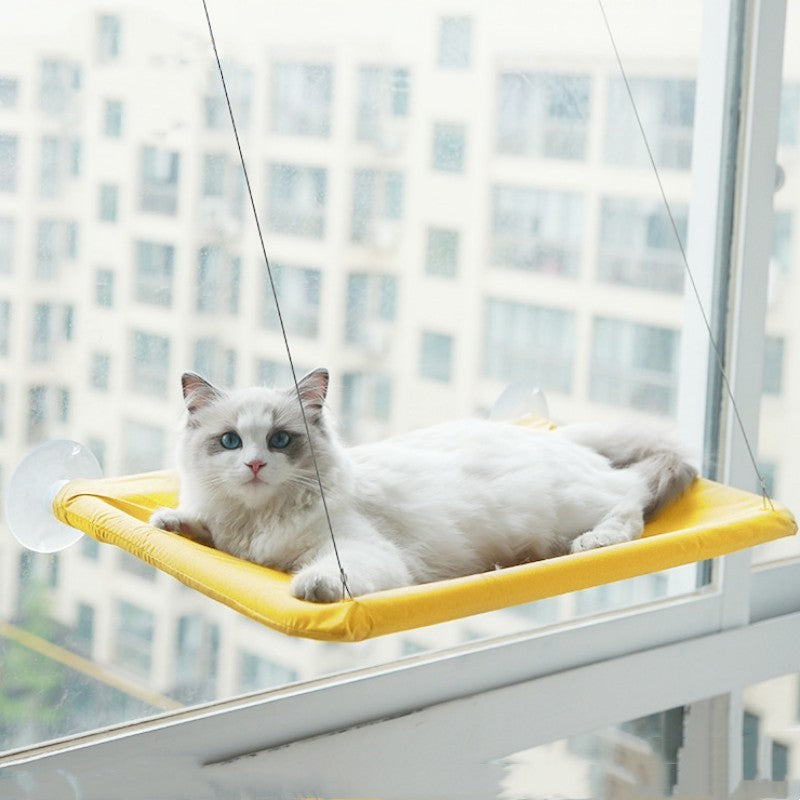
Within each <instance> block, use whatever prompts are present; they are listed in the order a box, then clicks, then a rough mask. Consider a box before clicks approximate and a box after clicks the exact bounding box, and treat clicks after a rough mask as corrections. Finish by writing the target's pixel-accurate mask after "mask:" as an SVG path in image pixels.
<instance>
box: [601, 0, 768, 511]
mask: <svg viewBox="0 0 800 800" xmlns="http://www.w3.org/2000/svg"><path fill="white" fill-rule="evenodd" d="M597 4H598V5H599V6H600V13H601V14H602V15H603V22H604V23H605V26H606V31H607V32H608V38H609V39H610V40H611V47H612V48H613V49H614V55H615V57H616V59H617V65H618V66H619V71H620V74H621V75H622V80H623V82H624V83H625V90H626V91H627V93H628V99H629V100H630V101H631V107H632V109H633V113H634V116H635V117H636V124H637V125H638V126H639V133H641V135H642V141H643V142H644V146H645V149H646V150H647V157H648V158H649V159H650V166H651V167H652V168H653V174H654V175H655V178H656V183H657V184H658V190H659V192H660V193H661V199H662V201H663V203H664V208H665V209H666V212H667V216H668V217H669V222H670V225H671V226H672V232H673V233H674V235H675V241H676V243H677V245H678V249H679V250H680V253H681V259H682V260H683V266H684V267H685V269H686V274H687V275H688V276H689V283H690V284H691V287H692V292H693V294H694V297H695V300H696V301H697V307H698V309H699V310H700V315H701V316H702V318H703V324H704V325H705V327H706V331H707V332H708V340H709V342H711V347H712V349H713V350H714V355H715V356H716V360H717V367H718V369H719V374H720V376H721V378H722V382H723V383H724V384H725V391H726V393H727V395H728V399H729V400H730V403H731V407H732V408H733V413H734V415H735V416H736V422H737V424H738V426H739V430H740V431H741V432H742V437H743V439H744V443H745V446H746V447H747V452H748V455H749V456H750V462H751V463H752V465H753V469H754V470H755V473H756V477H757V478H758V482H759V484H760V485H761V494H762V496H763V498H764V501H765V503H766V502H768V503H769V506H770V508H771V509H772V510H773V511H774V510H775V507H774V506H773V504H772V498H771V497H770V495H769V492H768V491H767V483H766V481H765V480H764V476H763V475H762V474H761V470H760V469H759V468H758V461H757V460H756V457H755V453H754V452H753V448H752V445H751V444H750V439H749V438H748V436H747V431H746V430H745V426H744V422H743V421H742V417H741V414H740V413H739V407H738V406H737V404H736V398H735V397H734V396H733V389H732V388H731V384H730V381H729V380H728V374H727V372H726V370H725V362H724V360H723V358H722V353H721V352H720V350H719V347H718V345H717V342H716V340H715V339H714V333H713V330H712V328H711V323H710V322H709V320H708V315H707V314H706V310H705V308H704V307H703V301H702V300H701V298H700V291H699V289H698V288H697V283H696V282H695V279H694V275H693V274H692V270H691V267H690V266H689V259H688V258H687V256H686V250H685V248H684V246H683V241H682V240H681V235H680V233H679V231H678V226H677V224H676V223H675V217H674V216H673V214H672V207H671V206H670V204H669V200H668V199H667V193H666V191H665V190H664V184H663V183H662V182H661V174H660V173H659V171H658V167H657V166H656V160H655V158H654V157H653V151H652V149H651V148H650V141H649V139H648V138H647V134H646V133H645V129H644V124H643V123H642V118H641V117H640V116H639V109H638V107H637V105H636V100H634V97H633V91H632V90H631V85H630V83H629V82H628V75H627V73H626V71H625V67H624V66H623V64H622V58H621V57H620V54H619V50H618V49H617V42H616V40H615V39H614V33H613V31H612V30H611V24H610V23H609V21H608V16H607V15H606V10H605V7H604V6H603V0H597Z"/></svg>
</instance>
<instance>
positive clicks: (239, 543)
mask: <svg viewBox="0 0 800 800" xmlns="http://www.w3.org/2000/svg"><path fill="white" fill-rule="evenodd" d="M181 382H182V388H183V396H184V400H185V404H186V414H185V417H184V422H183V425H182V428H181V431H180V435H179V441H178V454H177V467H178V475H179V479H180V497H179V504H178V507H177V508H174V509H173V508H160V509H157V510H156V511H155V512H154V513H153V515H152V517H151V519H150V522H151V524H152V525H153V526H155V527H158V528H163V529H165V530H169V531H178V532H180V533H182V534H185V535H188V536H191V537H193V538H195V539H198V540H200V541H202V542H204V543H207V544H210V545H213V546H214V547H216V548H218V549H219V550H223V551H225V552H228V553H231V554H233V555H234V556H238V557H240V558H243V559H247V560H249V561H253V562H256V563H258V564H263V565H267V566H270V567H273V568H275V569H278V570H282V571H284V572H288V573H291V574H292V579H291V582H290V591H291V593H292V594H293V595H294V596H295V597H298V598H301V599H305V600H311V601H316V602H332V601H335V600H339V599H341V598H342V596H343V583H342V575H341V573H340V570H339V566H338V563H337V560H336V557H335V554H334V549H333V545H332V541H331V536H330V533H329V529H328V523H327V520H326V512H325V508H324V506H323V503H322V502H321V497H320V489H319V484H318V481H317V474H316V471H315V468H314V463H313V460H312V456H311V450H310V448H309V441H308V436H307V433H306V427H305V422H304V420H303V413H302V411H301V408H300V403H299V402H298V400H299V401H301V402H302V404H303V409H304V410H305V416H306V420H307V423H308V431H309V432H310V434H311V439H312V442H311V444H312V446H313V450H314V453H315V455H316V460H317V466H318V469H319V476H320V479H321V482H322V485H323V489H324V495H325V499H326V504H327V509H328V513H329V516H330V520H331V523H332V527H333V531H334V534H335V540H336V543H337V549H338V552H339V556H340V559H341V563H342V565H343V568H344V572H345V573H346V576H347V589H348V591H349V593H350V594H351V595H353V596H358V595H361V594H366V593H369V592H375V591H379V590H382V589H392V588H397V587H403V586H408V585H411V584H416V583H426V582H429V581H435V580H440V579H444V578H453V577H458V576H462V575H468V574H472V573H478V572H483V571H487V570H491V569H495V568H500V567H506V566H511V565H516V564H522V563H525V562H529V561H534V560H538V559H543V558H548V557H551V556H556V555H562V554H566V553H570V552H572V553H576V552H580V551H582V550H589V549H592V548H596V547H602V546H604V545H611V544H616V543H619V542H627V541H630V540H632V539H635V538H636V537H638V536H639V535H640V534H641V532H642V527H643V525H644V521H645V520H646V519H648V518H649V517H650V516H652V515H653V514H654V513H655V512H656V511H657V510H658V509H660V508H662V507H663V506H664V505H666V504H667V503H668V502H670V501H671V500H672V499H673V498H675V497H677V496H678V495H679V494H681V492H683V490H684V489H685V488H686V487H687V486H688V485H689V484H690V483H691V482H692V481H693V480H694V478H695V477H696V475H697V473H696V470H695V469H694V467H692V466H691V465H690V464H689V463H688V462H687V461H686V460H685V459H684V458H683V457H682V456H681V454H680V453H679V452H678V450H677V449H676V448H675V447H673V446H672V445H671V444H669V443H667V442H666V441H665V440H663V439H662V438H661V437H660V436H657V435H654V434H652V433H643V432H635V433H634V432H632V431H630V430H612V429H606V428H603V427H600V426H596V425H567V426H565V427H563V428H560V429H558V430H556V431H552V432H547V431H541V430H535V429H531V428H526V427H523V426H520V425H514V424H511V423H502V422H494V421H489V420H483V419H466V420H461V421H454V422H446V423H443V424H440V425H436V426H433V427H430V428H426V429H422V430H418V431H415V432H413V433H408V434H404V435H400V436H396V437H394V438H390V439H388V440H385V441H381V442H376V443H374V444H366V445H360V446H356V447H350V448H347V447H345V446H344V445H343V444H342V443H341V441H340V440H339V438H338V436H337V434H336V432H335V430H334V426H333V424H332V422H331V419H330V415H329V412H328V410H327V408H326V405H325V399H326V396H327V391H328V382H329V377H328V372H327V370H325V369H317V370H314V371H313V372H310V373H309V374H308V375H306V376H305V377H303V378H302V379H301V380H300V381H299V382H298V385H297V387H296V388H295V387H292V389H290V390H277V389H271V388H264V387H256V388H249V389H241V390H235V391H227V390H223V389H220V388H217V387H216V386H214V385H212V384H211V383H209V382H208V381H206V380H205V379H203V378H201V377H200V376H199V375H196V374H194V373H188V372H187V373H185V374H184V375H183V376H182V379H181Z"/></svg>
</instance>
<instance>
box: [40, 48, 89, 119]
mask: <svg viewBox="0 0 800 800" xmlns="http://www.w3.org/2000/svg"><path fill="white" fill-rule="evenodd" d="M80 88H81V68H80V65H79V64H76V63H73V62H69V61H58V60H46V61H43V62H42V70H41V81H40V84H39V107H40V108H41V110H42V111H44V112H45V113H46V114H52V115H54V116H63V115H64V114H66V113H67V112H68V111H70V110H71V108H72V105H73V100H74V97H75V94H76V93H77V92H78V91H79V90H80Z"/></svg>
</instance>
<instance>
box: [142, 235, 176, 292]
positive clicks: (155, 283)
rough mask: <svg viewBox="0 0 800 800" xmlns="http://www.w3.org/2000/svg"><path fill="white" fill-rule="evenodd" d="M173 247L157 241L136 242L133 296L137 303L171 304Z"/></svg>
mask: <svg viewBox="0 0 800 800" xmlns="http://www.w3.org/2000/svg"><path fill="white" fill-rule="evenodd" d="M174 263H175V248H174V247H173V246H172V245H171V244H159V243H158V242H136V277H135V281H136V282H135V284H134V297H135V299H136V300H137V301H138V302H139V303H147V304H149V305H155V306H164V307H166V308H169V307H170V306H171V305H172V277H173V272H174Z"/></svg>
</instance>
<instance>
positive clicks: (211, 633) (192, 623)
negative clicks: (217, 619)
mask: <svg viewBox="0 0 800 800" xmlns="http://www.w3.org/2000/svg"><path fill="white" fill-rule="evenodd" d="M219 643H220V634H219V626H218V625H215V624H213V623H211V622H208V621H206V620H205V619H204V618H203V617H202V616H201V615H200V614H186V615H184V616H182V617H180V618H179V619H178V624H177V630H176V633H175V684H176V685H175V688H174V689H173V691H172V692H171V694H173V695H175V696H177V697H179V698H180V699H181V700H182V701H183V702H185V703H192V702H195V703H196V702H199V701H201V700H211V699H213V698H214V696H215V687H216V682H217V669H218V663H219Z"/></svg>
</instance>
